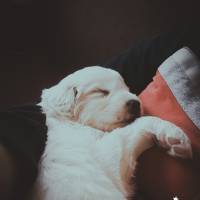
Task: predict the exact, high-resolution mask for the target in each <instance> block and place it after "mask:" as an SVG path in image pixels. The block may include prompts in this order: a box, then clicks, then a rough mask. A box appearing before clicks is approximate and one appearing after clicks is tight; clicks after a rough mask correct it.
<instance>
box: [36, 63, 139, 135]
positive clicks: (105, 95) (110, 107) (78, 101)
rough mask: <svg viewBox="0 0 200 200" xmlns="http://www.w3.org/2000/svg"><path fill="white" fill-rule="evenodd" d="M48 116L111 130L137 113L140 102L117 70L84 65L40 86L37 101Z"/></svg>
mask: <svg viewBox="0 0 200 200" xmlns="http://www.w3.org/2000/svg"><path fill="white" fill-rule="evenodd" d="M39 105H41V106H42V107H43V110H44V112H45V113H46V114H47V115H48V116H53V117H57V118H59V117H60V118H62V119H64V120H65V119H66V120H72V121H76V122H79V123H81V124H85V125H88V126H91V127H94V128H97V129H100V130H104V131H111V130H113V129H115V128H118V127H122V126H125V125H126V124H128V123H130V122H132V121H134V119H135V118H137V117H139V116H140V102H139V99H138V98H137V96H136V95H134V94H132V93H130V92H129V89H128V87H127V86H126V85H125V83H124V81H123V79H122V77H121V76H120V74H119V73H118V72H116V71H114V70H111V69H106V68H102V67H98V66H95V67H87V68H83V69H81V70H79V71H77V72H75V73H73V74H71V75H69V76H67V77H66V78H64V79H63V80H62V81H60V82H59V83H58V84H57V85H55V86H53V87H51V88H50V89H45V90H43V93H42V101H41V103H40V104H39Z"/></svg>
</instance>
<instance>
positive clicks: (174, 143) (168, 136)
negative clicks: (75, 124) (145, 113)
mask: <svg viewBox="0 0 200 200" xmlns="http://www.w3.org/2000/svg"><path fill="white" fill-rule="evenodd" d="M101 142H102V143H101V145H100V146H101V148H102V151H101V153H102V152H104V153H103V155H104V156H103V157H102V158H103V159H102V160H103V161H104V162H103V163H104V164H105V165H107V169H109V170H110V171H109V174H112V175H113V177H114V178H115V180H117V178H118V179H119V177H120V180H118V182H119V183H122V187H121V188H123V190H124V191H125V194H126V196H129V194H130V191H132V186H131V185H130V184H129V180H130V178H131V176H132V175H133V172H134V169H135V166H136V161H137V158H138V157H139V156H140V155H141V154H142V153H143V152H144V151H145V150H147V149H149V148H150V147H152V146H153V145H154V144H156V143H157V144H158V145H160V146H161V147H163V148H166V149H167V150H168V151H167V152H168V154H170V155H172V156H178V157H182V158H188V157H189V158H190V157H191V156H192V150H191V144H190V141H189V139H188V138H187V136H186V135H185V134H184V132H183V131H182V130H181V129H180V128H178V127H177V126H175V125H174V124H172V123H170V122H168V121H165V120H161V119H160V118H157V117H141V118H139V119H137V120H136V121H135V122H134V123H132V124H130V125H128V126H126V127H124V128H120V129H115V130H114V131H113V132H112V133H110V134H108V135H107V136H105V137H104V138H103V140H102V141H101ZM106 147H108V148H106Z"/></svg>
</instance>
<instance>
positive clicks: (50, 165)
mask: <svg viewBox="0 0 200 200" xmlns="http://www.w3.org/2000/svg"><path fill="white" fill-rule="evenodd" d="M131 99H134V100H138V98H137V97H136V95H134V94H131V93H130V92H129V89H128V88H127V86H126V85H125V83H124V81H123V79H122V77H121V76H120V75H119V74H118V73H117V72H115V71H113V70H111V69H105V68H102V67H97V66H95V67H87V68H84V69H82V70H79V71H77V72H75V73H73V74H71V75H69V76H67V77H66V78H65V79H63V80H62V81H61V82H60V83H58V84H57V85H55V86H53V87H52V88H50V89H46V90H44V91H43V94H42V101H41V103H40V105H41V106H42V108H43V112H44V113H45V114H46V116H47V122H46V123H47V126H48V139H47V143H46V148H45V151H44V154H43V156H42V158H41V162H40V166H39V176H38V179H37V182H36V184H35V187H34V190H33V196H32V198H33V199H34V200H125V199H127V198H128V197H130V196H133V194H134V193H133V192H134V188H133V186H132V185H129V183H130V179H131V177H132V176H133V175H134V171H135V168H136V164H137V159H138V157H139V156H140V155H141V154H142V153H143V152H144V151H145V150H147V149H148V148H150V147H152V146H153V145H154V144H155V143H157V144H158V145H160V146H162V147H163V148H166V149H167V152H168V154H170V155H172V156H179V157H183V158H190V157H191V156H192V152H191V145H190V141H189V139H188V138H187V137H186V135H185V134H184V133H183V131H182V130H181V129H180V128H178V127H176V126H175V125H173V124H171V123H169V122H167V121H164V120H161V119H159V118H156V117H140V118H138V119H136V120H135V121H134V122H132V123H130V124H129V125H127V121H128V120H129V118H130V116H131V115H130V113H129V111H128V109H127V107H126V102H127V101H129V100H131Z"/></svg>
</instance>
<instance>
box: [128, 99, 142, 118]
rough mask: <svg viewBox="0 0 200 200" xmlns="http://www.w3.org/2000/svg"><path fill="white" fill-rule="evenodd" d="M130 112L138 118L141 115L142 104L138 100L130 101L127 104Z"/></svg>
mask: <svg viewBox="0 0 200 200" xmlns="http://www.w3.org/2000/svg"><path fill="white" fill-rule="evenodd" d="M126 107H127V109H128V112H129V113H131V114H133V115H134V116H136V117H138V116H139V115H140V102H139V101H138V100H134V99H132V100H129V101H127V102H126Z"/></svg>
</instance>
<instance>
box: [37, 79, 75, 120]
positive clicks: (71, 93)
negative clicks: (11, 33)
mask: <svg viewBox="0 0 200 200" xmlns="http://www.w3.org/2000/svg"><path fill="white" fill-rule="evenodd" d="M76 95H77V90H76V87H75V86H73V83H70V81H67V80H65V79H63V80H62V81H61V82H60V83H58V84H57V85H55V86H53V87H51V88H49V89H44V90H43V91H42V96H41V98H42V100H41V102H40V103H39V105H40V106H42V108H43V110H44V112H45V113H47V114H49V115H52V116H60V117H65V118H73V108H74V104H75V98H76Z"/></svg>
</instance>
